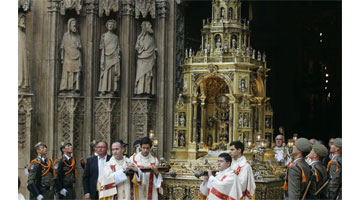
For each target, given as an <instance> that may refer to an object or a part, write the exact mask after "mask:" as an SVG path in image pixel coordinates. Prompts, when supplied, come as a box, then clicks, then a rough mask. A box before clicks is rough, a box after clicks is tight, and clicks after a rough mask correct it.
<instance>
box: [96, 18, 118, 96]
mask: <svg viewBox="0 0 360 200" xmlns="http://www.w3.org/2000/svg"><path fill="white" fill-rule="evenodd" d="M106 28H107V30H108V31H107V32H106V33H104V34H102V35H101V40H100V50H101V56H100V80H99V88H98V91H99V93H100V95H101V96H104V95H111V96H112V95H113V94H114V93H116V92H118V86H119V80H120V44H119V37H118V36H117V35H116V34H114V33H113V31H114V30H115V29H116V21H115V20H112V19H111V20H108V21H107V22H106Z"/></svg>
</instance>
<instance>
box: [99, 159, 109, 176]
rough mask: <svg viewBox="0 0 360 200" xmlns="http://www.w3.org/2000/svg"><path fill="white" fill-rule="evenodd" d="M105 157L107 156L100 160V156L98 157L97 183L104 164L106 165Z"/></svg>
mask: <svg viewBox="0 0 360 200" xmlns="http://www.w3.org/2000/svg"><path fill="white" fill-rule="evenodd" d="M106 157H107V155H105V157H104V158H100V156H98V172H99V173H98V181H99V178H100V176H101V173H102V171H103V169H104V166H105V163H106Z"/></svg>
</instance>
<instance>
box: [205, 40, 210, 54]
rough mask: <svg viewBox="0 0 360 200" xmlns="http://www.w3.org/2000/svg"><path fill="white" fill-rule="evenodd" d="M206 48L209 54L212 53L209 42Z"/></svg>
mask: <svg viewBox="0 0 360 200" xmlns="http://www.w3.org/2000/svg"><path fill="white" fill-rule="evenodd" d="M205 48H206V49H207V51H208V52H210V43H209V42H208V43H207V44H206V47H205Z"/></svg>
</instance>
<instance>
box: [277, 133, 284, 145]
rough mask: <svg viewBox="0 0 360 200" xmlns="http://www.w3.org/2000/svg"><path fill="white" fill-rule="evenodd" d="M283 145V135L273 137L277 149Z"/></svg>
mask: <svg viewBox="0 0 360 200" xmlns="http://www.w3.org/2000/svg"><path fill="white" fill-rule="evenodd" d="M283 143H284V136H283V135H280V134H279V135H277V136H276V137H275V145H276V146H277V147H282V144H283Z"/></svg>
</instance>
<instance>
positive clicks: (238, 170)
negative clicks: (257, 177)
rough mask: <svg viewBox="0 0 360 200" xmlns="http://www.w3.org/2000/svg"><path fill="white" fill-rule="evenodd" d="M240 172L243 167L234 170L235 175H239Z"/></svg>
mask: <svg viewBox="0 0 360 200" xmlns="http://www.w3.org/2000/svg"><path fill="white" fill-rule="evenodd" d="M240 171H241V167H240V166H238V168H236V170H234V173H235V174H236V175H239V173H240Z"/></svg>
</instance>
